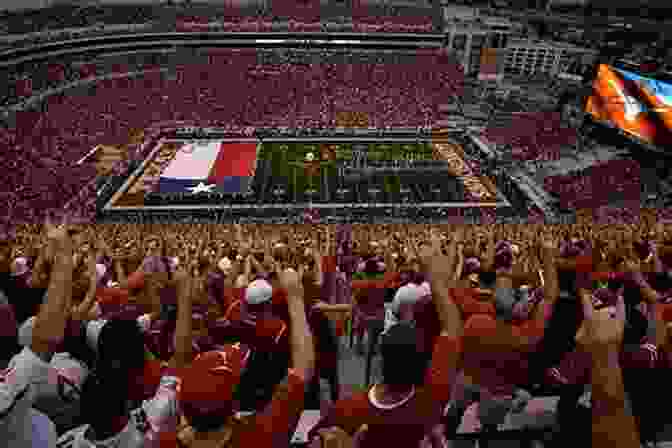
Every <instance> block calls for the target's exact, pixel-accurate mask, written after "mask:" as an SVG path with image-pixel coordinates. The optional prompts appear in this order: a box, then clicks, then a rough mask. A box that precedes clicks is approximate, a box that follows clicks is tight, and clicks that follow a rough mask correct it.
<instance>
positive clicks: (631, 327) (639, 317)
mask: <svg viewBox="0 0 672 448" xmlns="http://www.w3.org/2000/svg"><path fill="white" fill-rule="evenodd" d="M626 311H627V313H626V315H627V316H626V317H627V319H626V322H625V331H624V333H623V343H624V344H639V343H641V341H642V338H644V337H645V336H646V333H647V330H648V328H649V321H648V320H647V318H646V317H645V316H644V315H643V314H642V312H641V311H639V310H638V309H637V308H634V307H627V308H626Z"/></svg>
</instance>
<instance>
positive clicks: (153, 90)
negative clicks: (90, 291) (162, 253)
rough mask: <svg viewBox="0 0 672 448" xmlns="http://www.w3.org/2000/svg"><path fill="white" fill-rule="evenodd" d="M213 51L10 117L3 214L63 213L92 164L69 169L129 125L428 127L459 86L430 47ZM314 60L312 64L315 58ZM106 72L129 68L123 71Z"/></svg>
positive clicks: (123, 134)
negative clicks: (359, 116)
mask: <svg viewBox="0 0 672 448" xmlns="http://www.w3.org/2000/svg"><path fill="white" fill-rule="evenodd" d="M213 53H214V54H210V55H208V56H204V57H202V58H201V61H200V64H196V63H193V64H191V63H190V64H187V63H184V62H183V65H181V66H178V67H176V68H173V69H169V70H172V73H168V74H167V73H166V72H165V71H164V72H162V71H160V70H159V68H160V67H159V66H145V67H143V68H142V71H143V72H144V73H143V74H142V76H139V77H132V78H131V77H121V78H106V79H102V80H98V81H97V83H98V82H99V84H97V83H96V84H95V85H90V84H87V85H82V86H80V87H79V89H81V90H77V92H78V93H77V94H74V93H73V92H74V91H72V92H70V91H66V92H61V93H59V94H55V95H51V96H48V97H46V98H45V99H44V101H43V103H42V104H41V106H40V107H39V108H38V109H35V108H33V109H32V110H26V111H16V112H13V113H12V116H11V120H10V121H9V122H8V123H5V127H3V128H2V129H1V132H0V134H1V135H0V138H2V141H3V143H4V144H5V145H6V147H7V148H8V151H6V152H5V153H4V154H5V155H8V156H7V157H2V159H0V161H1V163H2V164H3V165H6V169H7V171H8V173H9V174H8V177H7V181H6V182H4V183H3V188H2V194H3V195H4V196H5V197H7V198H8V201H9V203H10V204H11V207H12V214H10V216H12V217H14V218H15V220H18V222H35V218H36V217H35V216H33V214H34V213H36V212H37V211H39V210H42V209H44V205H45V204H49V208H61V207H62V206H63V205H64V204H65V202H66V201H68V200H70V199H71V198H72V197H73V196H74V195H75V193H77V192H78V191H79V190H80V189H82V188H83V187H84V186H85V185H87V182H88V181H91V180H93V179H94V177H95V175H96V172H95V169H94V167H93V166H92V165H91V164H90V163H83V164H81V165H77V164H76V162H78V161H79V160H80V158H82V157H83V156H84V155H85V154H87V153H88V152H89V151H90V150H91V149H92V148H93V147H95V146H96V145H99V144H107V145H109V144H112V145H127V144H128V143H129V135H130V134H131V133H132V131H133V130H134V129H148V128H150V127H151V126H152V125H154V124H155V123H157V122H162V123H170V122H173V123H176V122H181V125H184V123H187V124H188V123H191V124H193V125H194V126H199V127H209V126H220V125H221V126H224V127H231V128H233V127H237V128H238V129H240V130H241V131H242V129H243V128H246V127H250V126H252V127H257V126H277V127H288V128H293V129H297V128H301V127H313V128H328V127H334V126H336V125H337V123H336V121H337V115H338V113H339V112H340V111H343V110H345V111H352V110H358V111H362V112H364V113H366V114H367V115H368V117H369V125H370V126H374V127H379V128H384V127H397V126H402V127H415V126H427V125H431V123H432V121H433V120H434V118H435V116H436V104H437V103H438V102H439V101H440V99H439V98H440V97H441V95H442V92H451V93H453V92H459V89H460V88H461V87H460V75H459V72H458V71H457V70H456V68H455V67H453V65H452V64H451V62H450V60H449V59H448V58H447V56H445V55H441V54H438V55H437V54H436V53H434V52H429V51H427V52H423V51H419V52H418V53H417V54H415V55H406V56H405V57H402V62H401V63H400V64H386V63H385V59H386V58H389V57H392V58H393V59H394V56H388V55H384V54H382V55H379V56H380V58H381V59H382V61H380V62H381V63H375V62H362V63H357V64H354V63H353V64H351V65H346V64H342V63H339V62H337V61H334V62H330V63H327V64H313V65H312V66H309V65H303V64H300V63H291V62H290V61H291V60H292V59H293V58H297V56H296V53H301V52H300V51H292V50H282V51H279V56H278V58H276V59H280V60H284V61H285V62H284V63H282V64H278V65H274V66H267V65H260V64H259V63H258V58H260V56H259V54H258V52H257V51H256V50H249V51H248V50H240V51H229V50H225V51H223V50H218V51H217V52H213ZM323 53H325V55H326V56H325V57H327V56H328V55H329V54H330V52H328V51H325V52H323ZM313 56H316V57H318V59H319V56H320V53H319V52H317V53H314V54H313ZM193 57H194V58H197V57H198V56H193ZM342 57H343V58H351V59H353V60H356V59H357V58H358V56H357V55H356V54H355V55H352V56H342ZM303 58H304V59H305V57H303ZM362 58H367V56H362ZM397 59H398V57H397ZM364 60H365V61H366V59H364ZM375 60H376V59H375V58H374V61H375ZM205 61H207V63H206V62H205ZM404 64H413V65H414V70H413V71H407V70H405V69H404ZM113 69H114V72H116V73H125V72H127V71H130V68H129V67H128V66H126V67H124V66H121V65H115V66H114V67H113ZM47 72H48V73H47V76H46V78H48V79H51V80H52V81H54V82H61V83H64V82H68V81H69V80H70V79H68V78H66V76H68V74H70V75H72V76H73V78H75V79H76V78H80V79H82V78H83V77H84V76H83V73H86V74H87V75H86V76H88V75H89V74H90V73H91V72H92V67H91V65H90V64H87V65H83V66H81V67H79V68H78V69H74V70H73V69H70V70H65V69H64V68H63V67H62V66H54V67H53V68H50V69H49V70H47ZM214 73H217V76H214V75H213V74H214ZM224 81H225V82H224ZM92 89H93V91H95V95H92V94H91V93H92ZM262 99H263V101H262ZM165 127H170V126H168V125H166V126H165ZM173 127H175V126H173ZM44 172H48V173H49V175H48V176H44V175H43V173H44ZM88 203H89V204H91V201H88ZM82 213H84V212H82Z"/></svg>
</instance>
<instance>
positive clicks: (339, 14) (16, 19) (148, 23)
mask: <svg viewBox="0 0 672 448" xmlns="http://www.w3.org/2000/svg"><path fill="white" fill-rule="evenodd" d="M436 16H437V12H436V9H435V8H434V9H432V8H427V7H425V8H423V7H410V6H407V7H403V8H399V7H396V8H391V7H383V6H382V5H378V6H376V5H354V6H352V7H351V8H345V7H343V6H340V5H335V7H333V8H331V7H330V6H329V5H321V4H320V3H309V2H305V3H297V2H283V1H276V2H271V3H270V4H269V6H268V7H267V8H264V7H262V6H261V5H249V6H240V7H232V6H225V5H192V6H189V7H178V8H175V7H170V6H168V5H156V4H154V5H152V4H146V5H142V4H140V5H137V4H132V5H130V4H129V5H124V4H116V5H84V6H72V5H56V6H53V7H50V8H43V9H42V10H36V11H32V12H25V13H8V14H5V15H4V16H3V17H2V18H1V19H0V26H1V28H0V29H1V30H2V33H1V34H4V35H7V38H6V39H4V40H3V42H4V45H5V46H7V47H11V46H17V45H21V46H24V45H29V44H33V45H35V44H41V43H48V42H53V41H57V40H68V39H73V38H85V37H94V36H98V35H106V34H119V33H129V32H131V33H132V32H139V31H144V32H152V31H155V32H169V31H182V32H191V31H205V30H207V31H213V32H271V31H288V32H318V33H319V32H358V33H433V32H436V31H437V26H436V21H437V17H436ZM20 35H22V36H20Z"/></svg>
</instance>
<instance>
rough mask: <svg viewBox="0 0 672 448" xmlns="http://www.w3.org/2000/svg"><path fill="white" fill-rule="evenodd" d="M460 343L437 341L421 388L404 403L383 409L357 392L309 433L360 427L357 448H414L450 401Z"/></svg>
mask: <svg viewBox="0 0 672 448" xmlns="http://www.w3.org/2000/svg"><path fill="white" fill-rule="evenodd" d="M460 344H461V341H459V340H458V341H455V340H451V338H449V337H447V336H440V337H439V338H437V343H436V345H435V346H434V353H433V356H432V363H431V368H430V369H429V370H428V373H427V379H426V381H425V385H424V386H423V387H420V388H417V389H416V390H415V393H414V395H413V396H411V397H410V398H409V399H408V401H406V402H402V403H400V404H399V405H397V406H396V407H392V408H387V406H385V407H386V409H383V407H382V406H380V405H379V404H377V403H375V400H374V401H372V400H371V399H370V396H369V392H360V393H357V394H355V395H353V396H352V397H350V398H347V399H343V400H339V401H338V402H336V404H335V405H334V406H333V407H332V408H331V409H330V410H329V411H328V413H327V415H325V416H324V417H323V418H322V419H321V420H320V422H319V423H318V424H317V425H316V426H315V427H314V428H313V429H312V430H311V431H310V432H309V434H308V437H309V439H312V438H313V437H315V436H316V435H317V431H319V430H320V429H323V428H329V427H332V426H337V427H340V428H342V429H343V430H344V431H345V432H347V433H348V434H350V435H353V434H354V433H355V432H357V430H358V429H359V427H360V426H361V425H363V424H366V425H368V426H369V429H368V431H367V432H366V435H365V437H364V439H363V440H362V443H361V445H360V446H361V447H363V448H365V447H381V446H400V447H402V446H403V447H416V446H418V444H419V443H420V441H422V439H423V438H424V437H425V434H427V433H428V432H429V431H430V430H431V428H432V427H433V426H434V425H435V424H436V423H437V421H438V420H439V418H440V415H441V410H442V407H443V405H445V403H446V402H448V400H449V399H450V392H451V388H452V386H453V383H454V379H455V373H456V370H457V365H458V362H459V358H460V356H461V351H462V350H461V349H460V348H459V347H460Z"/></svg>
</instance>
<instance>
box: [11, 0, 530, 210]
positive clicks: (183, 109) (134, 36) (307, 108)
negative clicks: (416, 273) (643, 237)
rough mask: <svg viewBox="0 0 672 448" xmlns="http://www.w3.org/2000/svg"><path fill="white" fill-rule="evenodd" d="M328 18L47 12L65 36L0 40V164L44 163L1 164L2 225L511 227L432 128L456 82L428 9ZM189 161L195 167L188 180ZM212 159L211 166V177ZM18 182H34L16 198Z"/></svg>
mask: <svg viewBox="0 0 672 448" xmlns="http://www.w3.org/2000/svg"><path fill="white" fill-rule="evenodd" d="M60 8H66V6H61V7H60ZM264 8H266V9H264ZM283 8H284V9H283ZM287 8H289V9H287ZM292 8H294V9H296V11H295V10H294V9H292ZM329 8H331V5H328V6H324V5H322V6H321V7H316V6H315V5H314V6H310V5H307V4H306V5H304V4H298V5H290V6H281V5H277V4H275V3H273V4H271V5H252V6H240V7H233V6H227V7H225V8H222V7H217V6H212V5H206V6H203V5H192V6H190V7H188V8H184V9H183V8H179V7H177V8H176V7H166V6H156V5H155V6H147V7H144V6H143V7H137V5H135V6H134V7H133V8H131V7H125V6H123V5H122V6H120V5H115V6H114V7H112V6H110V7H82V6H80V7H78V8H76V9H75V11H73V10H72V9H70V10H67V9H63V10H62V11H60V13H59V14H58V16H59V17H66V16H67V17H70V16H72V17H73V19H71V20H72V21H74V22H77V21H78V20H79V21H81V22H85V23H78V25H80V26H78V27H74V25H75V24H74V23H67V24H65V23H57V24H53V23H50V24H39V18H38V17H37V16H36V17H35V19H34V21H35V23H34V24H33V25H32V26H33V28H40V27H42V28H43V29H44V28H52V29H56V30H59V31H48V32H45V31H42V32H41V33H40V32H37V33H36V32H34V33H33V34H32V35H30V36H29V34H28V33H27V32H25V31H28V30H14V29H9V30H8V32H9V33H10V34H8V35H7V36H6V37H7V39H6V41H5V45H6V48H5V50H4V51H3V52H2V55H0V63H1V64H2V66H3V76H4V77H5V79H6V81H7V83H6V85H7V86H8V91H7V92H6V98H5V102H4V112H5V119H6V128H5V129H6V130H3V134H4V135H3V138H4V140H5V143H6V144H8V146H10V147H13V152H12V154H18V153H24V152H25V151H23V150H22V149H21V148H25V147H31V148H33V149H32V151H34V152H35V151H44V154H50V155H49V157H33V158H30V157H28V159H29V160H26V163H23V162H21V163H17V161H18V159H15V158H13V157H12V159H13V160H12V161H13V162H14V164H15V165H20V166H18V167H17V168H18V170H13V174H11V175H10V178H9V180H10V182H9V189H8V192H11V195H12V196H13V197H12V204H14V205H13V208H12V211H11V216H12V217H13V218H15V219H18V220H21V221H24V222H25V221H30V220H31V219H32V218H33V217H31V214H34V213H36V212H35V210H43V209H45V207H46V208H52V207H53V208H59V207H61V206H65V207H66V208H73V207H74V208H76V209H77V212H76V213H77V214H78V215H82V216H86V217H87V218H86V219H91V218H93V217H96V219H98V220H105V219H109V220H117V219H120V220H125V219H136V218H137V219H153V218H156V219H164V218H165V217H168V216H172V217H175V218H177V219H181V218H184V219H190V218H197V217H203V219H208V220H210V219H216V220H223V221H228V220H238V219H243V220H244V219H251V220H255V219H260V220H267V219H270V220H276V221H277V220H280V221H283V220H289V222H294V221H296V220H303V219H305V217H306V216H313V215H318V216H320V217H321V219H326V220H328V221H329V220H331V221H335V222H336V221H339V220H347V219H361V220H367V219H370V218H373V219H391V220H394V219H402V220H407V219H416V217H417V218H419V219H439V220H441V219H448V218H450V217H451V216H455V217H459V218H464V219H478V218H479V217H481V216H483V215H486V214H498V215H502V216H504V215H507V216H508V215H511V214H515V213H522V214H523V215H524V216H527V215H528V210H527V209H526V208H524V207H525V206H526V204H525V205H522V207H523V209H522V210H521V204H517V206H518V210H516V207H514V206H513V203H512V202H511V201H512V199H511V198H510V197H509V196H512V195H511V194H506V195H505V194H503V193H502V192H501V189H502V186H501V185H498V182H500V181H501V179H500V180H498V179H496V178H495V177H492V176H490V175H484V174H483V173H480V172H479V171H480V170H479V166H478V164H477V163H476V162H475V161H474V160H472V159H471V158H470V154H469V150H468V149H467V150H465V148H464V143H463V142H465V141H467V140H468V139H467V138H466V129H465V128H462V129H457V128H456V127H455V126H451V128H450V129H448V128H440V127H439V126H438V125H437V124H439V122H440V121H441V117H442V114H444V113H443V112H441V111H440V110H439V109H440V107H439V106H440V105H442V106H441V107H443V108H445V106H446V105H447V104H454V103H455V102H456V101H459V98H460V97H461V96H462V95H463V91H464V88H465V86H464V82H465V81H464V76H463V74H462V73H461V72H460V69H459V64H458V63H457V62H456V61H455V60H454V59H453V58H452V56H451V55H450V54H448V53H446V52H443V51H441V43H442V39H443V38H442V35H441V34H440V33H439V32H440V25H439V24H438V23H437V20H438V21H440V15H437V8H436V6H431V5H425V6H423V7H407V8H401V9H399V8H397V10H394V8H389V7H386V8H382V7H376V6H366V5H358V6H354V7H353V5H347V7H346V6H343V5H338V4H336V5H334V10H333V11H332V10H330V9H329ZM339 8H340V9H339ZM66 11H68V12H67V13H66ZM171 13H172V16H170V14H171ZM199 14H200V16H199ZM45 16H46V14H45ZM49 16H50V17H55V16H56V15H55V14H50V15H49ZM213 17H215V18H216V19H217V20H215V19H213ZM289 17H291V18H292V20H289V21H284V19H285V18H289ZM44 20H49V19H44ZM68 20H70V19H68ZM7 23H8V24H9V25H7V26H8V27H11V24H14V23H15V21H10V20H7ZM278 23H283V24H284V25H285V29H280V28H278V26H279V25H277V24H278ZM87 25H88V26H87ZM25 26H27V25H25ZM171 28H172V29H171ZM60 30H63V31H60ZM20 31H24V33H23V34H22V35H21V36H23V39H24V40H23V41H22V40H20V39H19V38H18V36H19V35H18V34H14V33H18V32H20ZM170 31H172V32H170ZM355 36H356V37H357V38H356V39H354V37H355ZM259 37H264V38H265V39H259ZM12 38H13V39H14V40H13V41H12ZM26 40H27V42H26ZM45 41H46V42H45ZM411 67H412V69H411ZM38 136H39V137H38ZM38 146H39V147H41V148H42V149H37V147H38ZM208 148H209V149H208ZM213 148H215V149H213ZM324 148H332V149H333V151H334V152H335V158H334V159H328V158H325V154H324V152H323V149H324ZM190 150H191V154H192V156H191V157H187V158H189V159H190V160H192V162H193V161H194V157H195V156H194V154H196V153H198V154H204V156H203V157H205V158H206V159H207V157H209V156H211V157H210V159H209V162H208V160H205V159H202V160H201V159H200V158H199V160H201V163H200V165H199V164H198V163H195V162H194V163H195V165H194V170H195V171H191V172H190V170H189V169H188V168H186V166H187V165H188V163H185V162H184V160H185V159H184V157H181V156H185V155H186V152H189V151H190ZM220 150H221V151H220ZM185 151H186V152H185ZM213 151H214V152H213ZM217 154H219V162H218V166H220V167H222V166H224V165H226V166H227V168H226V169H224V170H222V169H219V172H218V174H217V175H215V174H213V171H212V169H211V168H212V166H214V165H215V162H216V160H215V159H217V157H218V156H217ZM309 154H312V156H310V157H314V159H313V160H308V159H307V158H306V156H308V155H309ZM178 155H181V156H179V157H178ZM21 157H22V158H24V157H25V156H21ZM213 157H214V159H213ZM240 157H242V158H246V160H242V159H240ZM180 161H181V162H180ZM171 162H172V164H171ZM285 164H286V166H285ZM180 165H182V166H181V168H180V169H177V168H176V167H178V166H180ZM196 165H198V166H196ZM234 165H235V166H234ZM304 165H305V166H304ZM308 165H310V166H308ZM56 167H61V168H66V169H67V173H68V174H67V175H65V176H64V175H63V174H58V175H56V176H54V173H55V171H54V170H55V169H56ZM166 169H168V172H165V171H163V170H166ZM237 169H238V171H236V170H237ZM199 170H200V171H199ZM202 170H205V171H206V172H207V173H204V172H202ZM240 170H242V171H240ZM178 172H179V173H178ZM24 173H25V174H24ZM171 173H173V174H174V175H177V176H178V177H179V178H180V181H179V182H178V183H179V184H180V187H179V188H178V187H176V184H175V182H173V183H172V186H168V184H169V183H170V182H169V181H168V180H167V179H168V178H167V177H166V176H167V175H170V174H171ZM26 176H28V177H29V178H31V179H34V180H36V181H38V180H39V182H35V184H34V185H36V186H35V187H25V186H24V187H22V188H23V190H22V189H21V188H18V185H19V184H21V185H26V184H27V183H26ZM213 176H215V177H213ZM217 176H219V177H217ZM297 176H298V177H297ZM174 180H175V179H173V181H174ZM201 183H203V186H205V188H202V189H199V190H196V191H195V192H194V191H192V190H189V189H193V187H196V186H198V185H199V184H201ZM500 183H501V182H500ZM210 185H215V187H210ZM29 190H32V191H29ZM24 193H25V197H26V199H23V200H22V195H23V194H24ZM17 194H18V196H17ZM31 194H32V195H33V196H30V195H31ZM513 200H514V201H515V200H518V198H514V199H513ZM519 202H520V201H519ZM37 204H39V205H38V206H36V205H37ZM56 204H58V205H56ZM83 204H86V205H83Z"/></svg>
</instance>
